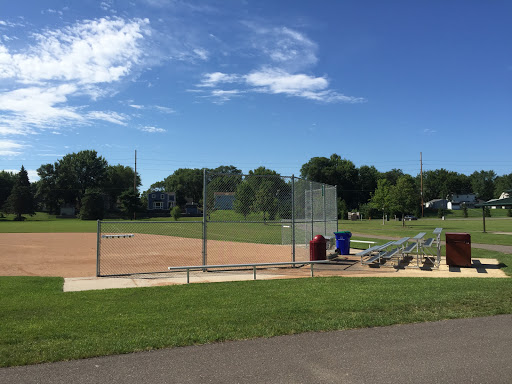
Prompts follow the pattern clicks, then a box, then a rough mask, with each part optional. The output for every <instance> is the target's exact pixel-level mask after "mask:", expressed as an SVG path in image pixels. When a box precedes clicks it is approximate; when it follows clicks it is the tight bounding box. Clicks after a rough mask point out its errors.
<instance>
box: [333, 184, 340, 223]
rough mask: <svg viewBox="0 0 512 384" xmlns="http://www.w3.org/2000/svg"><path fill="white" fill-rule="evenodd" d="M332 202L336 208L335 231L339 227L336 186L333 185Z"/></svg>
mask: <svg viewBox="0 0 512 384" xmlns="http://www.w3.org/2000/svg"><path fill="white" fill-rule="evenodd" d="M334 204H335V208H336V232H338V231H339V228H338V224H339V222H338V186H337V185H335V186H334Z"/></svg>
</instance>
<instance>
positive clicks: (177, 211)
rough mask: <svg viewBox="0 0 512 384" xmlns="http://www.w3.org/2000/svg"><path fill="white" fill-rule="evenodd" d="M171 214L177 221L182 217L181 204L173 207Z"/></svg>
mask: <svg viewBox="0 0 512 384" xmlns="http://www.w3.org/2000/svg"><path fill="white" fill-rule="evenodd" d="M171 216H172V218H173V219H174V220H175V221H178V220H179V218H180V217H181V209H180V207H179V206H177V205H176V206H175V207H173V208H172V209H171Z"/></svg>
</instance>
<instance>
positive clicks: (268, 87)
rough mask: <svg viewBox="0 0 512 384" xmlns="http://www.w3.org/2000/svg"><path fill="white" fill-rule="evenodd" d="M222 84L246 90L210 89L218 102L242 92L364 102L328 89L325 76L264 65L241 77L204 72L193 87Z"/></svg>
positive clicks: (327, 100)
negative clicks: (233, 85) (233, 84)
mask: <svg viewBox="0 0 512 384" xmlns="http://www.w3.org/2000/svg"><path fill="white" fill-rule="evenodd" d="M224 83H236V85H237V86H238V87H245V88H246V89H244V90H240V89H232V90H221V89H215V90H212V91H211V93H210V95H211V96H212V97H214V98H216V101H215V102H217V103H220V104H222V103H224V102H226V101H228V100H230V99H231V98H232V97H233V96H236V95H239V94H240V93H245V92H259V93H270V94H285V95H288V96H295V97H302V98H306V99H310V100H316V101H322V102H328V103H332V102H344V103H358V102H363V101H365V100H364V99H363V98H358V97H352V96H345V95H342V94H340V93H338V92H335V91H333V90H331V89H329V81H328V80H327V79H326V78H325V77H315V76H310V75H306V74H303V73H298V74H293V73H288V72H286V71H284V70H282V69H279V68H264V69H260V70H257V71H253V72H251V73H249V74H247V75H245V76H241V75H229V74H225V73H222V72H213V73H208V74H206V75H204V77H203V80H202V82H201V83H200V84H198V85H197V86H198V87H214V86H219V85H221V84H224Z"/></svg>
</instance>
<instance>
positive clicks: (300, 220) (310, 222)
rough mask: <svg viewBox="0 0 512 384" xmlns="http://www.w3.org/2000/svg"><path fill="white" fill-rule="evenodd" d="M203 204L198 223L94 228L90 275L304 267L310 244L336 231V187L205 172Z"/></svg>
mask: <svg viewBox="0 0 512 384" xmlns="http://www.w3.org/2000/svg"><path fill="white" fill-rule="evenodd" d="M202 203H203V204H202V206H203V217H202V218H190V219H189V218H186V217H185V218H182V219H180V220H179V221H99V222H98V241H97V275H98V276H113V275H130V274H140V273H160V272H168V267H180V266H193V265H197V266H203V265H204V266H208V265H224V264H230V265H233V264H258V263H278V262H290V261H307V260H309V241H310V240H311V239H312V238H313V237H314V236H315V235H317V234H321V235H324V236H332V235H333V232H335V231H337V225H338V220H337V194H336V187H335V186H331V185H327V184H321V183H316V182H310V181H306V180H303V179H300V178H297V177H294V176H291V177H285V176H278V175H240V174H211V173H207V172H205V173H204V180H203V201H202ZM200 205H201V204H200Z"/></svg>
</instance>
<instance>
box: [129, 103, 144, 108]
mask: <svg viewBox="0 0 512 384" xmlns="http://www.w3.org/2000/svg"><path fill="white" fill-rule="evenodd" d="M130 107H132V108H135V109H144V106H143V105H137V104H130Z"/></svg>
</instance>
